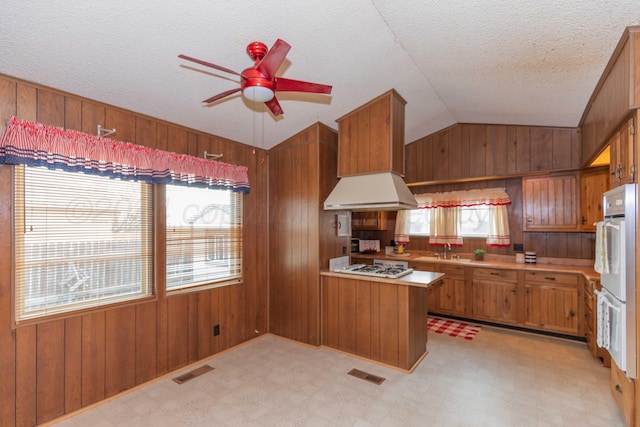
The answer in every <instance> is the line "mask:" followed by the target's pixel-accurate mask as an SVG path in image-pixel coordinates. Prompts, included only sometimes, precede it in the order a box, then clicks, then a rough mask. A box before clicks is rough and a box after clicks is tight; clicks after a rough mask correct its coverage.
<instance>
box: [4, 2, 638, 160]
mask: <svg viewBox="0 0 640 427" xmlns="http://www.w3.org/2000/svg"><path fill="white" fill-rule="evenodd" d="M637 24H640V2H639V1H638V0H616V1H605V0H560V1H559V0H537V1H516V0H511V1H509V0H465V1H451V0H430V1H429V0H348V1H345V0H305V1H299V0H261V1H256V0H248V1H242V2H238V1H236V2H233V1H224V2H222V1H217V2H216V1H211V0H196V1H189V2H178V1H168V0H155V1H151V0H137V1H132V0H109V1H104V0H103V1H95V0H34V1H26V2H21V1H3V2H2V4H1V5H0V73H1V74H7V75H10V76H14V77H19V78H22V79H25V80H28V81H32V82H35V83H39V84H43V85H46V86H50V87H53V88H56V89H60V90H63V91H68V92H71V93H74V94H77V95H81V96H84V97H87V98H90V99H94V100H97V101H101V102H105V103H108V104H112V105H115V106H118V107H122V108H126V109H129V110H132V111H135V112H139V113H143V114H146V115H149V116H153V117H157V118H160V119H164V120H167V121H170V122H173V123H177V124H180V125H184V126H187V127H190V128H193V129H197V130H200V131H204V132H208V133H212V134H215V135H220V136H223V137H225V138H229V139H233V140H235V141H240V142H244V143H246V144H250V145H254V146H257V147H262V148H271V147H273V146H274V145H276V144H278V143H279V142H281V141H283V140H284V139H286V138H288V137H290V136H291V135H293V134H295V133H297V132H299V131H300V130H302V129H304V128H306V127H307V126H309V125H310V124H312V123H315V122H317V121H320V122H322V123H324V124H326V125H328V126H331V127H333V128H337V125H336V122H335V120H336V119H337V118H339V117H341V116H343V115H344V114H346V113H348V112H350V111H351V110H353V109H355V108H357V107H359V106H360V105H362V104H364V103H365V102H367V101H369V100H371V99H373V98H375V97H376V96H378V95H380V94H382V93H384V92H386V91H387V90H389V89H391V88H394V89H396V91H398V93H400V95H401V96H402V97H403V98H405V99H406V100H407V106H406V132H405V133H406V142H407V143H408V142H411V141H414V140H416V139H418V138H420V137H423V136H425V135H427V134H430V133H432V132H435V131H437V130H440V129H442V128H444V127H446V126H449V125H451V124H453V123H456V122H466V123H502V124H527V125H549V126H576V125H577V124H578V122H579V120H580V117H581V115H582V112H583V110H584V108H585V105H586V103H587V101H588V99H589V97H590V95H591V93H592V91H593V89H594V87H595V85H596V82H597V80H598V79H599V77H600V75H601V74H602V71H603V69H604V67H605V65H606V63H607V61H608V59H609V58H610V56H611V54H612V52H613V50H614V48H615V46H616V44H617V42H618V40H619V39H620V36H621V35H622V33H623V31H624V29H625V27H626V26H628V25H637ZM278 38H281V39H283V40H285V41H287V42H288V43H289V44H291V46H292V48H291V50H290V51H289V54H288V55H287V60H286V61H285V63H284V64H283V66H282V67H281V68H280V70H279V72H278V75H279V76H282V77H286V78H290V79H296V80H307V81H311V82H317V83H324V84H330V85H333V93H332V94H331V95H330V96H327V95H310V94H297V93H280V94H278V99H279V101H280V104H281V106H282V108H283V110H284V115H283V116H281V117H280V118H278V119H275V118H274V117H273V116H272V115H271V114H270V113H269V112H268V110H267V109H266V108H263V105H262V104H257V105H255V104H252V103H251V102H248V101H245V100H243V98H242V97H241V96H239V95H237V94H236V95H234V96H232V97H228V98H225V99H223V100H221V101H218V102H217V103H214V104H211V105H209V106H207V105H205V104H202V102H201V101H202V100H203V99H205V98H208V97H210V96H212V95H215V94H217V93H219V92H223V91H225V90H228V89H232V88H235V87H237V85H238V83H236V82H237V79H236V76H233V75H227V74H225V73H222V72H218V71H216V70H214V69H208V68H205V67H202V66H199V65H196V64H193V63H189V62H187V61H184V60H181V59H179V58H178V54H185V55H188V56H194V57H197V58H200V59H203V60H206V61H209V62H213V63H216V64H218V65H222V66H224V67H227V68H230V69H232V70H236V71H238V72H240V71H242V70H243V69H245V68H247V67H249V66H251V65H252V61H251V60H250V58H249V57H248V56H247V55H246V53H245V48H246V46H247V44H249V43H250V42H252V41H262V42H264V43H265V44H266V45H267V46H269V47H270V46H271V45H272V44H273V43H274V42H275V41H276V39H278ZM114 137H116V138H117V135H116V136H114Z"/></svg>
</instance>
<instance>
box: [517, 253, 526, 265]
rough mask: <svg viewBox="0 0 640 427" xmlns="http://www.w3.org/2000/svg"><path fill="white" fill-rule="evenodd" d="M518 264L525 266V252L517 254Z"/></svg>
mask: <svg viewBox="0 0 640 427" xmlns="http://www.w3.org/2000/svg"><path fill="white" fill-rule="evenodd" d="M516 262H517V263H518V264H524V252H518V253H516Z"/></svg>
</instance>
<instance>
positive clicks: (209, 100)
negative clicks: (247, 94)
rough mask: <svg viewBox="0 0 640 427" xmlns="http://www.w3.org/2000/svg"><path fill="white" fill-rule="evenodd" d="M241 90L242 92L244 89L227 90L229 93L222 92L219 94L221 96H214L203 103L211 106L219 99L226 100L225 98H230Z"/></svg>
mask: <svg viewBox="0 0 640 427" xmlns="http://www.w3.org/2000/svg"><path fill="white" fill-rule="evenodd" d="M241 90H242V89H240V88H239V87H238V88H235V89H231V90H227V91H225V92H222V93H219V94H217V95H214V96H212V97H211V98H207V99H205V100H204V101H202V102H206V103H207V104H209V103H211V102H213V101H217V100H218V99H222V98H224V97H225V96H229V95H231V94H233V93H236V92H240V91H241Z"/></svg>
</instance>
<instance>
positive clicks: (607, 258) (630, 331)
mask: <svg viewBox="0 0 640 427" xmlns="http://www.w3.org/2000/svg"><path fill="white" fill-rule="evenodd" d="M637 197H638V187H637V184H625V185H623V186H620V187H617V188H614V189H613V190H610V191H607V192H606V193H605V194H604V221H603V222H602V223H600V224H598V227H597V230H598V231H597V235H596V270H597V271H599V272H600V282H601V284H602V291H601V292H597V296H598V305H597V312H598V330H597V343H598V345H599V346H600V347H603V348H606V349H607V350H608V351H609V354H611V357H612V358H613V359H614V360H615V362H616V365H618V367H619V368H620V369H621V370H622V371H624V372H625V374H626V375H627V377H629V378H637V377H638V372H637V361H636V357H637V356H636V353H637V351H636V342H637V338H636V333H637V331H636V329H637V327H636V303H635V296H636V277H635V254H636V243H635V242H636V222H637Z"/></svg>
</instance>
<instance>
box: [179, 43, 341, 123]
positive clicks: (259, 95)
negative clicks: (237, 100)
mask: <svg viewBox="0 0 640 427" xmlns="http://www.w3.org/2000/svg"><path fill="white" fill-rule="evenodd" d="M289 49H291V45H289V44H288V43H287V42H285V41H284V40H280V39H278V40H276V42H275V43H274V44H273V46H272V47H271V49H268V50H267V46H266V45H265V44H264V43H261V42H253V43H249V45H248V46H247V54H248V55H249V57H250V58H251V59H252V60H253V61H255V64H254V65H253V67H249V68H247V69H245V70H244V71H242V73H237V72H235V71H233V70H230V69H228V68H225V67H221V66H220V65H216V64H212V63H211V62H206V61H202V60H200V59H196V58H192V57H190V56H186V55H178V57H179V58H182V59H186V60H187V61H192V62H195V63H197V64H200V65H204V66H206V67H211V68H215V69H216V70H220V71H224V72H225V73H230V74H235V75H237V76H240V87H239V88H235V89H231V90H227V91H225V92H222V93H219V94H217V95H214V96H212V97H211V98H207V99H205V100H204V101H202V102H206V103H210V102H214V101H217V100H219V99H222V98H224V97H226V96H229V95H232V94H234V93H236V92H240V91H242V95H244V96H245V97H246V98H247V99H249V100H251V101H254V102H264V103H265V105H266V106H267V107H269V110H271V112H272V113H273V115H274V116H276V117H277V116H279V115H281V114H282V107H280V103H279V102H278V99H277V98H276V97H275V93H276V92H309V93H324V94H330V93H331V86H328V85H323V84H318V83H310V82H304V81H300V80H291V79H285V78H282V77H276V71H278V68H280V65H282V63H283V62H284V59H285V58H286V56H287V53H288V52H289Z"/></svg>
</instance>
